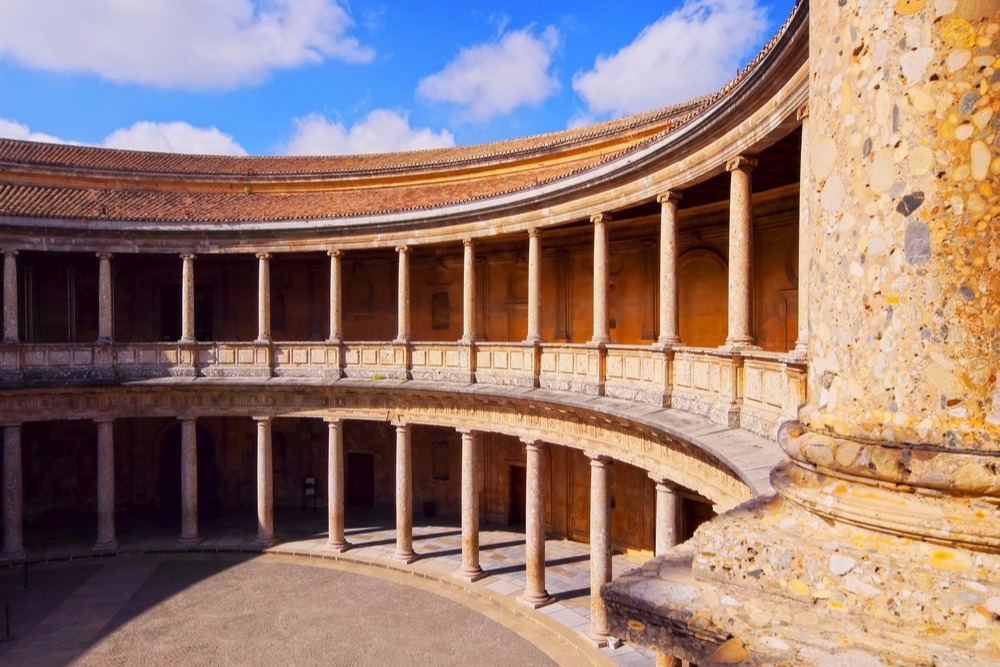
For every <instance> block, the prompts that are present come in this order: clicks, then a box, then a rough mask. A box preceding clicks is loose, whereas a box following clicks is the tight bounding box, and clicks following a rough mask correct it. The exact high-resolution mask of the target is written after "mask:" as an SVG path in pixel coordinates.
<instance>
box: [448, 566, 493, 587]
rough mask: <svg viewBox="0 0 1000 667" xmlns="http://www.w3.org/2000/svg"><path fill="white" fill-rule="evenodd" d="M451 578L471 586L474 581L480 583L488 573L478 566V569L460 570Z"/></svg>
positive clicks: (453, 573) (452, 574)
mask: <svg viewBox="0 0 1000 667" xmlns="http://www.w3.org/2000/svg"><path fill="white" fill-rule="evenodd" d="M451 576H453V577H455V578H456V579H461V580H462V581H466V582H468V583H470V584H471V583H472V582H473V581H479V580H480V579H482V578H483V577H485V576H486V572H484V571H483V568H481V567H479V566H478V565H477V566H476V567H474V568H470V569H466V568H459V569H457V570H455V571H454V572H452V573H451Z"/></svg>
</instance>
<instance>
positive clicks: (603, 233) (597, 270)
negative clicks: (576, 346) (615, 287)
mask: <svg viewBox="0 0 1000 667" xmlns="http://www.w3.org/2000/svg"><path fill="white" fill-rule="evenodd" d="M609 220H611V216H609V215H608V214H607V213H598V214H597V215H595V216H593V217H592V218H591V219H590V221H591V222H592V223H594V337H593V338H592V339H591V341H590V342H591V343H593V344H598V343H608V342H610V341H611V337H610V336H609V335H608V221H609Z"/></svg>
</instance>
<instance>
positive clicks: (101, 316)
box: [97, 252, 114, 343]
mask: <svg viewBox="0 0 1000 667" xmlns="http://www.w3.org/2000/svg"><path fill="white" fill-rule="evenodd" d="M111 257H112V255H111V253H107V252H99V253H97V260H98V270H97V276H98V287H97V309H98V312H97V342H98V343H110V342H111V340H112V338H113V329H114V327H113V324H112V322H113V321H114V319H113V318H114V314H113V310H114V305H113V296H112V289H111Z"/></svg>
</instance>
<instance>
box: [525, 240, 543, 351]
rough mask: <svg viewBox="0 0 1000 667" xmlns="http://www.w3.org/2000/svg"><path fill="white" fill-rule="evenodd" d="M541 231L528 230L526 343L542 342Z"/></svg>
mask: <svg viewBox="0 0 1000 667" xmlns="http://www.w3.org/2000/svg"><path fill="white" fill-rule="evenodd" d="M541 233H542V232H541V230H539V229H537V228H535V229H530V230H528V336H527V338H525V339H524V342H525V343H540V342H541V341H542V333H541V331H542V330H541V325H540V315H541V292H542V243H541V238H540V237H541Z"/></svg>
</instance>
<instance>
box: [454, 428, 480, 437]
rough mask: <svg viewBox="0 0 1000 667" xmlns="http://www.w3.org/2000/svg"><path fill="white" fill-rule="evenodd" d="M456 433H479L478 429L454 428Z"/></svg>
mask: <svg viewBox="0 0 1000 667" xmlns="http://www.w3.org/2000/svg"><path fill="white" fill-rule="evenodd" d="M455 432H456V433H461V434H462V435H479V433H480V431H478V430H476V429H474V428H456V429H455Z"/></svg>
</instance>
